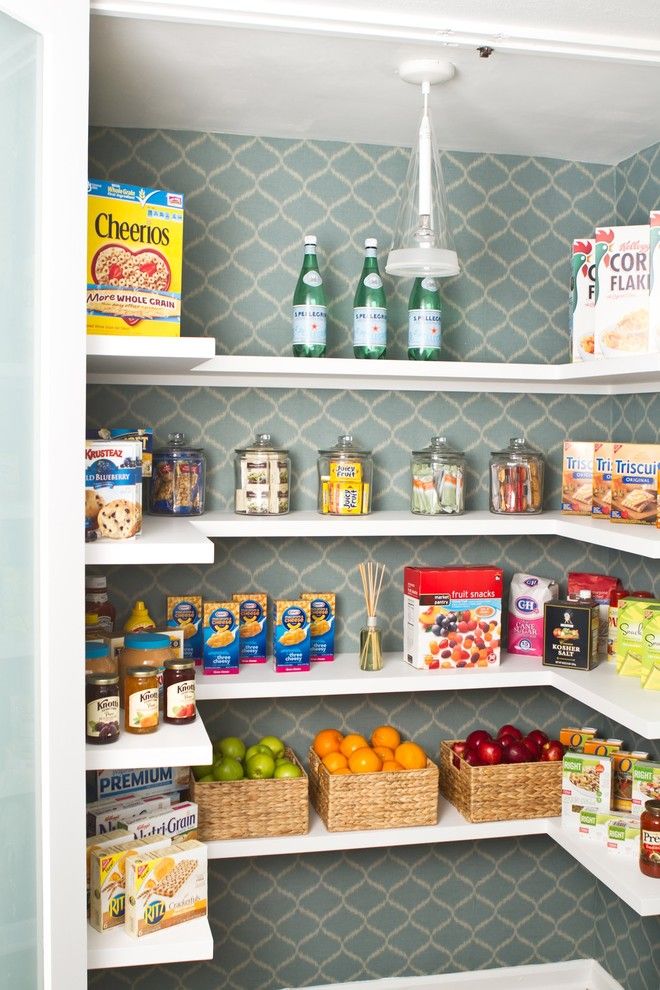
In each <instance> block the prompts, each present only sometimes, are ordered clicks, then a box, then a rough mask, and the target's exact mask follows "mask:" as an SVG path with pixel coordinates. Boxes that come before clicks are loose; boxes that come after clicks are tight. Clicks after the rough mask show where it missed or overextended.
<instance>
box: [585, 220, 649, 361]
mask: <svg viewBox="0 0 660 990" xmlns="http://www.w3.org/2000/svg"><path fill="white" fill-rule="evenodd" d="M594 329H595V351H596V354H599V355H602V356H604V357H625V356H628V355H630V354H646V353H647V352H648V349H649V347H648V338H649V227H648V226H642V225H640V226H636V227H608V228H599V229H598V230H597V231H596V304H595V306H594Z"/></svg>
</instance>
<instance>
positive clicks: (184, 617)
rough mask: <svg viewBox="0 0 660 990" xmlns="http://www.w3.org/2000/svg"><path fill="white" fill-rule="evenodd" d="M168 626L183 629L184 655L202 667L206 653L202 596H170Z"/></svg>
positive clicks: (168, 599)
mask: <svg viewBox="0 0 660 990" xmlns="http://www.w3.org/2000/svg"><path fill="white" fill-rule="evenodd" d="M166 624H167V626H168V627H169V628H170V629H183V655H184V657H185V659H186V660H194V661H195V664H196V665H197V666H201V663H202V655H203V653H204V635H203V632H202V597H201V595H168V598H167V619H166Z"/></svg>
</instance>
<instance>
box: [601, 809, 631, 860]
mask: <svg viewBox="0 0 660 990" xmlns="http://www.w3.org/2000/svg"><path fill="white" fill-rule="evenodd" d="M639 833H640V827H639V819H636V818H631V817H628V816H623V815H611V816H610V817H609V819H608V820H607V822H606V824H605V829H604V834H603V838H604V841H605V848H606V849H607V851H608V852H612V853H616V854H618V855H619V856H630V857H631V858H634V857H637V856H639Z"/></svg>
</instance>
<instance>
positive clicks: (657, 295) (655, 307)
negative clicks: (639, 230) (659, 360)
mask: <svg viewBox="0 0 660 990" xmlns="http://www.w3.org/2000/svg"><path fill="white" fill-rule="evenodd" d="M650 235H651V236H650V256H651V260H650V280H649V281H650V296H649V351H656V352H660V210H653V211H652V213H651V231H650Z"/></svg>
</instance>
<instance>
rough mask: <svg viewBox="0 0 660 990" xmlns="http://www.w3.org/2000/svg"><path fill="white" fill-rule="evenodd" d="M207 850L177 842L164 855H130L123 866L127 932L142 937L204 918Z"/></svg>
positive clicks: (206, 885)
mask: <svg viewBox="0 0 660 990" xmlns="http://www.w3.org/2000/svg"><path fill="white" fill-rule="evenodd" d="M207 902H208V878H207V851H206V846H205V845H204V843H202V842H196V841H191V842H178V843H175V844H173V845H172V846H170V848H169V849H167V850H166V851H165V852H164V853H161V854H160V855H158V856H151V855H149V854H148V853H146V854H141V855H138V856H131V857H130V858H129V859H128V862H127V865H126V931H127V932H128V934H129V935H131V936H132V937H133V938H141V937H142V936H143V935H149V934H150V933H151V932H157V931H159V930H160V929H162V928H172V927H173V925H178V924H181V923H182V922H184V921H192V920H193V918H203V917H206V913H207Z"/></svg>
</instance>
